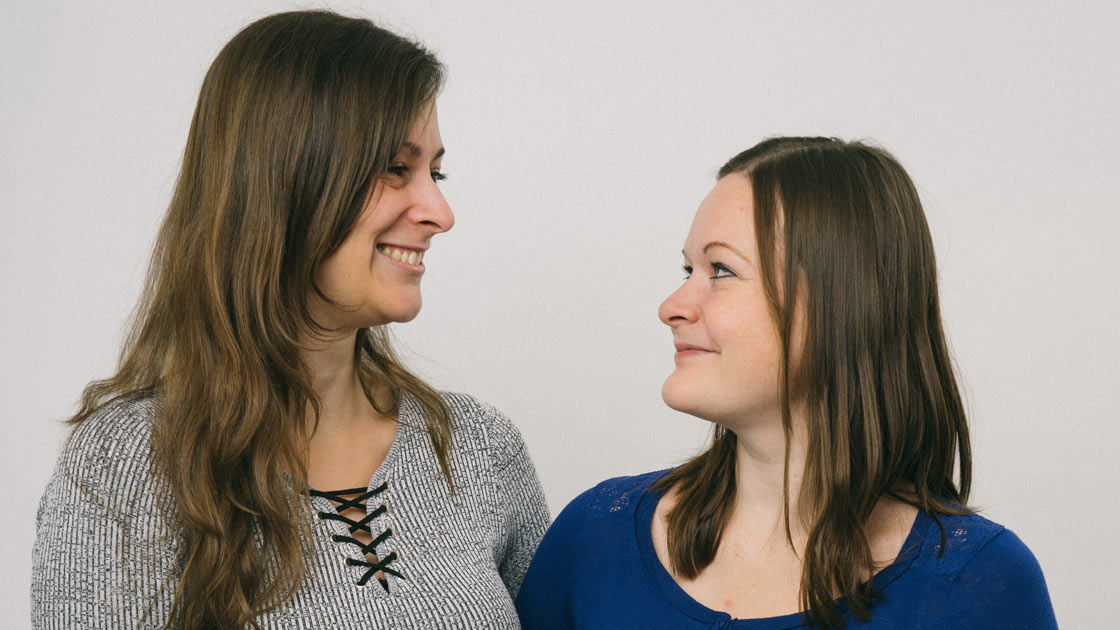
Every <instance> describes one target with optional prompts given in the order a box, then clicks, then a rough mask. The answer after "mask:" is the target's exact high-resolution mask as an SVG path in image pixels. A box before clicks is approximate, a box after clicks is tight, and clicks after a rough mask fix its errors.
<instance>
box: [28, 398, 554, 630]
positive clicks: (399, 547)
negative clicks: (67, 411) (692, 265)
mask: <svg viewBox="0 0 1120 630" xmlns="http://www.w3.org/2000/svg"><path fill="white" fill-rule="evenodd" d="M444 397H445V399H446V400H447V403H448V405H450V407H451V412H452V416H453V430H454V436H455V438H454V448H453V450H452V453H451V466H452V474H453V476H454V479H455V487H456V490H455V493H454V494H452V493H450V492H449V490H448V487H447V483H446V481H445V479H444V477H443V475H442V473H441V471H440V467H439V464H438V463H437V461H436V457H435V453H434V452H433V450H432V447H431V443H430V441H429V440H428V436H427V434H426V433H425V432H424V430H423V429H422V427H423V426H424V422H423V416H422V413H423V412H422V410H421V408H420V406H419V405H418V404H417V402H416V401H415V400H414V399H412V398H411V397H409V396H407V395H406V396H404V397H403V398H402V400H401V404H400V422H399V423H398V429H397V432H396V436H395V437H394V439H393V444H392V446H391V447H390V449H389V453H388V455H387V456H386V458H385V461H384V463H382V464H381V467H380V468H379V469H378V470H377V472H376V473H375V474H374V476H373V478H372V479H371V480H370V485H369V488H370V489H374V488H377V487H379V486H381V485H382V484H383V483H385V482H388V485H387V487H386V488H385V489H384V490H383V491H382V492H380V493H378V494H376V495H375V496H373V497H371V498H370V499H369V500H368V501H367V509H368V510H369V511H370V512H372V511H374V510H375V509H376V508H377V507H380V506H381V505H384V506H385V507H386V510H385V511H383V513H381V514H380V515H378V516H377V517H376V518H374V519H373V521H372V522H371V523H370V527H371V531H372V533H373V535H374V536H377V535H378V534H380V533H382V532H384V531H385V530H387V529H389V528H391V529H392V534H391V535H390V536H389V537H388V538H386V539H385V540H384V542H382V543H381V544H379V545H378V546H377V549H376V551H377V556H378V557H379V558H386V557H388V555H389V554H390V553H392V552H394V551H395V552H396V553H397V557H396V559H395V561H394V562H393V563H392V565H391V568H392V569H393V570H395V571H397V572H399V573H400V574H401V575H402V576H403V579H402V578H399V577H397V576H395V575H392V574H386V577H387V579H388V583H389V589H388V592H386V590H385V588H384V587H382V585H381V584H380V583H379V582H378V580H376V579H370V580H369V581H368V582H366V583H365V585H364V586H358V585H357V584H356V582H358V581H360V580H361V578H362V577H363V575H364V574H365V572H366V571H367V568H366V567H362V566H351V565H349V564H347V562H346V560H347V558H351V559H353V560H365V559H366V558H365V557H364V555H363V554H362V553H361V551H360V549H359V548H358V547H357V546H355V545H353V544H350V543H345V542H336V541H333V540H332V538H331V536H332V535H339V536H345V535H346V534H347V533H348V530H347V529H346V525H345V524H344V523H341V522H339V521H336V520H331V519H329V518H328V519H321V518H315V519H313V524H312V536H313V539H314V540H313V545H314V549H315V553H314V556H313V557H312V558H310V559H309V560H308V575H307V576H306V577H305V579H304V581H303V583H302V585H301V586H300V588H299V591H298V592H297V593H296V595H295V597H294V598H293V599H292V600H290V601H288V602H286V603H285V604H283V605H281V606H280V607H279V608H275V609H273V610H271V611H269V612H267V613H266V614H264V615H262V616H261V617H259V618H258V619H257V623H259V624H260V626H261V627H262V628H517V627H518V625H519V624H518V621H517V615H516V612H515V611H514V608H513V602H512V600H513V598H514V597H515V596H516V595H517V590H518V588H519V587H520V585H521V579H522V577H523V576H524V573H525V569H526V568H527V567H528V565H529V560H530V559H531V557H532V555H533V552H534V551H535V549H536V546H537V543H538V542H539V541H540V538H541V536H543V535H544V531H545V529H546V527H547V526H548V510H547V507H546V506H545V502H544V498H543V495H542V493H541V487H540V483H539V482H538V481H537V475H536V472H535V470H534V469H533V464H532V462H531V461H530V460H529V456H528V454H527V453H526V450H525V446H524V443H523V442H522V440H521V435H520V434H519V433H518V431H517V429H516V428H515V427H514V426H513V424H511V423H510V421H509V419H507V418H506V417H505V416H504V415H502V413H501V412H499V411H498V410H497V409H495V408H494V407H491V406H489V405H487V404H485V403H482V402H479V401H478V400H475V399H474V398H472V397H470V396H466V395H462V394H445V395H444ZM153 413H154V403H153V402H152V400H151V399H139V400H132V401H122V402H117V403H113V404H110V405H107V406H106V407H105V408H103V409H101V410H100V411H99V412H98V413H97V414H96V415H95V416H93V417H91V418H89V419H88V420H86V421H85V422H83V423H82V424H81V425H79V426H78V427H77V429H76V430H75V431H74V434H73V436H72V437H71V439H70V441H69V443H68V444H67V446H66V448H65V450H64V451H63V453H62V455H61V457H60V458H59V461H58V464H57V466H56V467H55V471H54V475H53V477H52V478H51V480H50V483H49V484H48V485H47V489H46V491H45V492H44V494H43V500H42V502H41V504H40V506H39V514H38V533H37V537H36V540H35V548H34V551H33V554H32V555H33V562H34V566H33V569H32V584H31V607H32V610H31V618H32V625H33V626H34V627H35V628H105V629H108V628H113V629H118V628H135V627H142V628H156V627H163V626H165V625H166V623H167V616H168V613H169V611H170V609H171V602H172V600H173V598H174V595H175V588H176V584H177V580H178V571H179V567H180V566H181V565H180V562H181V560H180V558H178V551H179V550H180V548H181V546H182V541H181V538H180V535H179V533H178V532H177V530H176V527H175V525H174V523H173V520H174V519H173V517H168V516H167V514H173V513H174V506H173V505H169V504H168V501H169V499H168V497H167V496H166V493H160V492H158V491H157V490H158V484H157V483H156V479H154V478H153V473H152V472H151V470H152V469H151V463H152V459H151V439H150V437H151V422H152V417H153ZM332 490H333V489H332ZM311 502H312V511H313V512H315V513H318V512H323V513H327V514H330V513H337V512H336V511H335V508H334V507H333V505H332V504H331V502H330V501H328V500H327V499H325V498H322V497H312V499H311Z"/></svg>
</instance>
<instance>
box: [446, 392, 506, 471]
mask: <svg viewBox="0 0 1120 630" xmlns="http://www.w3.org/2000/svg"><path fill="white" fill-rule="evenodd" d="M440 395H442V396H443V400H444V402H446V403H447V407H448V409H450V410H451V426H452V430H453V431H454V434H455V442H456V447H459V446H462V447H463V448H465V449H468V450H479V449H482V450H489V451H493V452H494V454H495V457H496V458H498V459H503V460H505V459H509V458H511V457H514V456H516V455H518V454H519V453H520V452H521V451H523V450H524V449H525V443H524V441H523V439H522V437H521V431H519V430H518V429H517V426H516V425H514V424H513V421H512V420H510V419H509V417H508V416H506V415H505V414H504V413H502V412H501V410H499V409H498V408H497V407H495V406H494V405H491V404H490V403H488V402H486V401H483V400H479V399H478V398H475V397H474V396H471V395H470V394H461V393H457V392H440Z"/></svg>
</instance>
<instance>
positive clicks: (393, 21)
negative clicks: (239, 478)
mask: <svg viewBox="0 0 1120 630" xmlns="http://www.w3.org/2000/svg"><path fill="white" fill-rule="evenodd" d="M513 4H515V3H476V2H471V3H453V2H419V1H416V0H413V1H410V2H377V3H373V2H370V3H357V2H350V3H326V5H325V6H330V7H334V8H336V9H338V10H341V11H343V12H347V13H351V14H363V15H367V16H370V17H373V18H374V19H375V20H378V21H379V22H381V23H382V24H384V25H386V26H389V27H390V28H394V29H396V30H398V31H399V32H402V33H404V34H408V35H411V36H414V37H416V38H418V39H420V40H422V41H423V42H424V43H426V44H427V45H428V46H429V47H431V48H433V49H434V50H436V51H437V52H438V54H439V55H440V56H441V58H442V59H443V60H444V61H445V63H446V64H447V66H448V67H449V71H450V78H449V81H448V83H447V87H446V90H445V92H444V93H443V95H442V97H441V99H440V101H439V108H440V124H441V128H442V132H443V139H444V141H445V143H446V146H447V149H448V153H447V157H446V158H445V160H444V169H445V171H446V172H447V173H449V174H450V179H449V180H448V181H447V182H446V184H445V189H444V190H445V192H446V195H447V197H448V199H449V201H450V202H451V204H452V207H453V208H454V210H455V212H456V216H457V224H456V226H455V229H454V230H452V231H451V232H450V233H448V234H446V235H442V236H439V237H437V238H436V239H435V240H434V242H433V248H432V250H431V251H430V252H429V254H428V256H427V257H426V258H425V264H426V265H427V266H428V272H427V274H426V276H425V279H424V292H425V306H424V309H423V311H422V312H421V314H420V316H419V317H418V318H417V319H416V320H415V321H414V322H411V323H408V324H404V325H397V326H394V327H393V328H394V330H395V331H396V336H397V338H398V340H399V341H400V345H401V346H402V348H404V349H405V352H404V354H405V356H406V357H407V358H408V360H409V362H410V364H411V365H412V366H413V367H414V368H416V369H417V370H418V371H419V372H420V373H421V374H423V375H425V376H426V377H428V378H430V379H431V380H432V381H433V382H434V383H435V384H436V385H437V386H439V387H441V388H444V389H451V390H458V391H466V392H470V393H473V394H475V395H477V396H479V397H481V398H483V399H486V400H488V401H490V402H492V403H494V404H496V405H497V406H499V407H500V408H501V409H503V410H504V411H505V412H506V413H507V414H508V415H510V416H511V417H512V418H513V419H514V421H515V422H516V423H517V424H518V426H519V427H520V428H521V430H522V432H523V434H524V436H525V439H526V441H527V443H528V445H529V448H530V451H531V452H532V454H533V456H534V459H535V461H536V464H537V470H538V472H539V474H540V478H541V481H542V482H543V485H544V488H545V492H546V494H547V495H548V498H549V502H550V505H551V507H552V509H553V512H554V513H555V512H556V511H558V510H559V509H560V508H561V507H562V506H563V505H564V504H565V503H566V502H567V501H568V500H569V499H571V498H572V497H573V496H575V495H576V494H577V493H579V492H580V491H582V490H583V489H585V488H587V487H589V486H591V485H593V484H595V483H597V482H598V481H600V480H602V479H604V478H607V477H611V476H616V475H623V474H633V473H638V472H644V471H648V470H653V469H658V468H663V467H667V466H670V465H673V464H675V463H677V462H679V461H680V460H681V459H682V458H684V457H685V456H687V455H689V454H691V453H693V452H694V451H695V450H696V449H697V448H698V447H699V446H700V445H701V444H702V443H703V440H704V439H705V437H706V435H707V425H706V423H705V422H703V421H700V420H697V419H695V418H691V417H688V416H684V415H681V414H679V413H676V412H673V411H671V410H670V409H668V408H667V407H665V406H664V404H663V403H662V402H661V399H660V395H659V389H660V385H661V382H662V380H663V379H664V378H665V376H666V375H667V374H668V373H669V372H670V370H671V369H672V365H673V363H672V346H671V341H670V335H669V332H668V330H667V329H666V328H665V326H663V325H662V324H661V323H660V322H659V321H658V320H657V315H656V310H657V306H658V304H659V303H660V301H661V300H662V299H663V298H664V297H665V296H667V295H668V294H669V293H670V292H671V291H672V290H673V289H674V287H676V286H677V284H678V283H679V282H680V272H679V265H680V262H681V260H680V248H681V246H682V244H683V241H684V236H685V233H686V231H687V229H688V225H689V223H690V221H691V217H692V213H693V212H694V210H695V208H696V206H697V205H698V203H699V202H700V200H701V199H702V198H703V196H704V195H705V194H706V192H707V191H708V190H709V189H710V187H711V186H712V185H713V183H714V175H715V171H716V170H717V169H718V167H719V166H720V165H721V164H722V163H723V162H724V161H725V160H726V159H727V158H729V157H730V156H731V155H733V154H735V153H736V152H738V151H740V150H742V149H744V148H746V147H748V146H750V145H752V144H754V143H756V142H757V141H758V140H760V139H762V138H763V137H766V136H768V135H774V134H813V135H818V134H819V135H836V136H840V137H843V138H863V139H870V140H874V141H876V142H878V143H880V144H881V145H883V146H885V147H886V148H887V149H888V150H890V151H892V152H893V153H894V154H895V155H896V156H897V157H898V158H899V159H900V160H901V161H902V163H903V164H904V165H905V166H906V167H907V169H908V170H909V172H910V174H911V175H912V177H913V178H914V180H915V181H916V182H917V185H918V188H919V190H920V192H921V194H922V196H923V200H924V203H925V207H926V212H927V214H928V218H929V223H930V226H931V229H932V232H933V237H934V240H935V244H936V247H937V252H938V256H939V259H938V260H939V266H940V270H941V290H942V293H941V295H942V309H943V313H944V317H945V322H946V328H947V333H948V335H949V338H950V342H951V346H952V350H953V353H954V357H955V360H956V361H957V364H958V366H959V376H960V378H961V382H962V384H963V389H964V393H965V396H966V398H967V403H968V408H969V410H970V411H971V421H972V429H973V439H974V442H973V444H974V447H975V462H976V466H975V479H976V482H975V493H974V501H975V503H976V505H978V506H980V507H981V508H983V513H984V514H985V515H987V516H988V517H989V518H992V519H994V520H997V521H999V522H1002V523H1004V524H1007V525H1008V526H1009V527H1011V528H1012V529H1013V530H1014V531H1015V532H1016V533H1017V534H1018V535H1019V536H1020V537H1021V538H1022V539H1023V540H1024V541H1025V542H1026V543H1027V544H1028V545H1029V546H1030V547H1031V549H1032V550H1033V551H1034V553H1035V554H1036V556H1037V557H1038V559H1039V561H1040V562H1041V564H1042V567H1043V570H1044V572H1045V574H1046V577H1047V581H1048V583H1049V586H1050V591H1051V595H1052V597H1053V601H1054V605H1055V608H1056V610H1057V614H1058V619H1059V621H1060V622H1061V624H1062V625H1063V626H1064V627H1068V628H1094V627H1103V626H1106V625H1112V624H1113V623H1114V621H1113V620H1112V618H1111V616H1107V615H1110V614H1111V613H1112V610H1113V606H1112V604H1113V602H1112V600H1113V599H1114V598H1115V595H1116V588H1115V582H1114V580H1115V579H1116V578H1117V577H1118V574H1120V571H1118V568H1120V551H1118V549H1117V547H1116V546H1115V545H1113V544H1111V543H1110V542H1108V541H1110V540H1111V539H1112V537H1113V530H1114V527H1115V523H1116V522H1117V518H1118V517H1120V508H1118V505H1117V499H1116V497H1117V496H1118V495H1120V465H1118V464H1117V463H1116V459H1115V455H1116V451H1117V449H1118V448H1120V426H1118V425H1120V423H1118V422H1117V420H1118V419H1120V418H1118V416H1120V414H1118V412H1117V409H1118V408H1120V378H1118V370H1117V367H1118V361H1117V356H1118V353H1120V332H1118V326H1117V325H1116V324H1115V322H1114V319H1115V317H1116V313H1117V311H1118V310H1120V298H1118V296H1117V288H1118V281H1117V277H1118V276H1120V264H1118V262H1117V245H1116V243H1117V242H1118V241H1120V214H1118V210H1120V177H1118V176H1117V173H1120V129H1118V118H1120V63H1118V61H1117V60H1118V59H1120V45H1118V43H1117V42H1120V26H1118V24H1120V22H1118V20H1117V19H1116V13H1115V5H1114V4H1113V3H1108V2H1081V3H1077V5H1076V6H1073V5H1072V4H1071V5H1069V6H1062V5H1059V4H1057V3H1045V4H1044V3H1037V6H1033V7H1031V6H1029V3H972V2H943V3H934V4H933V5H930V6H911V7H907V8H902V7H899V6H898V3H890V2H854V3H832V4H826V3H814V2H768V3H748V2H736V3H711V4H705V5H704V7H703V8H697V7H695V6H686V4H687V5H692V4H695V3H683V2H681V3H658V2H649V1H646V2H633V3H610V4H609V6H606V5H607V3H589V2H588V3H585V2H569V3H563V4H558V3H555V4H554V3H541V4H539V5H536V4H532V3H516V7H511V6H509V5H513ZM913 4H914V5H917V4H918V3H913ZM925 4H929V3H925ZM981 4H982V6H979V5H981ZM600 5H604V6H600ZM317 6H318V5H317ZM302 7H303V5H299V4H296V3H291V4H281V3H268V2H259V1H256V2H229V1H225V0H223V1H217V0H206V1H204V2H189V3H183V2H180V3H158V4H157V3H137V2H120V1H115V2H97V3H91V2H78V1H73V2H49V1H44V2H35V3H30V2H21V3H15V2H12V3H5V4H4V8H3V9H0V60H2V61H0V85H2V88H0V112H2V114H3V116H2V117H0V134H2V135H0V217H2V223H0V265H2V266H0V324H2V325H0V348H2V353H3V361H0V388H2V390H0V394H2V401H3V402H2V404H0V414H2V416H0V426H2V430H3V445H2V447H0V448H2V451H0V470H2V472H3V477H4V479H5V483H4V484H3V485H2V488H0V493H2V494H0V505H2V506H3V510H4V514H3V522H4V523H5V527H4V535H3V537H0V554H2V558H3V560H4V569H5V570H4V571H3V576H2V577H0V609H2V610H4V611H5V612H4V620H3V621H2V622H0V625H3V626H4V627H5V628H8V627H12V628H18V627H23V626H25V625H27V624H28V623H29V622H28V621H27V619H28V608H29V597H28V584H29V581H30V575H29V573H30V568H31V559H30V550H31V545H32V541H33V539H34V520H35V513H36V508H37V505H38V500H39V496H40V494H41V493H42V490H43V487H44V485H45V484H46V481H47V478H48V476H49V474H50V471H51V469H52V466H53V464H54V460H55V457H56V455H57V453H58V449H59V447H60V444H61V441H62V439H63V437H64V435H65V431H64V429H63V428H62V426H61V425H60V424H59V421H60V420H61V419H63V418H65V417H67V416H68V415H69V414H71V413H72V412H73V410H74V406H75V402H76V400H77V398H78V396H79V394H80V392H81V390H82V388H83V386H84V385H85V384H86V383H87V382H88V381H89V380H91V379H92V378H95V377H103V376H106V375H108V374H110V373H111V372H112V370H113V367H114V365H115V362H116V355H117V351H118V348H119V344H120V341H121V333H122V331H123V328H124V324H125V322H126V320H127V318H128V315H129V312H130V310H131V309H132V307H133V305H134V302H135V300H136V297H137V295H138V292H139V289H140V284H141V282H142V280H143V276H144V270H145V266H146V262H147V257H148V255H149V251H150V247H151V244H152V240H153V237H154V234H155V231H156V228H157V226H158V224H159V221H160V218H161V216H162V214H163V211H164V209H165V208H166V204H167V202H168V200H169V195H170V191H171V189H172V186H173V184H174V180H175V177H176V172H177V167H178V163H179V159H180V156H181V152H182V150H183V146H184V142H185V139H186V133H187V128H188V124H189V121H190V116H191V112H192V110H193V107H194V102H195V99H196V97H197V91H198V87H199V84H200V82H201V79H202V76H203V73H204V72H205V70H206V68H207V67H208V65H209V63H210V61H211V60H212V59H213V57H214V55H215V54H216V53H217V51H218V49H219V48H220V47H221V46H222V45H223V44H224V43H225V42H226V41H227V40H228V39H229V38H230V37H231V36H232V35H233V34H234V33H236V32H237V31H238V30H239V29H240V28H241V27H242V26H244V25H245V24H247V23H248V22H250V21H252V20H253V19H255V18H258V17H261V16H263V15H265V14H268V13H271V12H274V11H277V10H282V9H290V8H302Z"/></svg>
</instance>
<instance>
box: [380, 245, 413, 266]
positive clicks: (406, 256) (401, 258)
mask: <svg viewBox="0 0 1120 630" xmlns="http://www.w3.org/2000/svg"><path fill="white" fill-rule="evenodd" d="M377 251H379V252H381V253H382V254H385V255H386V256H388V257H389V258H392V259H393V260H395V261H397V262H402V263H404V264H406V265H412V266H413V267H417V266H419V265H420V263H421V262H423V260H424V252H418V251H415V250H411V249H401V248H399V247H392V246H390V245H378V246H377Z"/></svg>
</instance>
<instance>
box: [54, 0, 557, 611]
mask: <svg viewBox="0 0 1120 630" xmlns="http://www.w3.org/2000/svg"><path fill="white" fill-rule="evenodd" d="M442 80H443V68H442V66H441V65H440V63H439V62H438V61H437V60H436V59H435V57H434V56H432V55H431V54H430V53H429V52H427V51H425V50H424V49H423V48H421V47H420V46H418V45H417V44H415V43H413V42H411V41H408V40H406V39H404V38H402V37H399V36H397V35H395V34H393V33H391V32H389V31H386V30H384V29H381V28H379V27H377V26H375V25H374V24H372V23H371V22H369V21H367V20H361V19H353V18H348V17H343V16H340V15H337V14H334V13H329V12H320V11H309V12H292V13H284V14H278V15H274V16H270V17H267V18H264V19H261V20H259V21H257V22H254V23H253V24H251V25H249V26H248V27H246V28H245V29H244V30H242V31H241V32H240V33H239V34H237V35H236V36H235V37H234V38H233V39H232V40H231V41H230V42H229V43H228V44H227V45H226V46H225V47H224V48H223V50H222V51H221V53H220V54H219V55H218V56H217V58H216V59H215V61H214V63H213V65H212V66H211V67H210V70H209V72H208V73H207V75H206V78H205V80H204V81H203V85H202V89H201V94H200V96H199V100H198V106H197V108H196V110H195V114H194V118H193V121H192V123H191V129H190V134H189V137H188V140H187V147H186V151H185V154H184V157H183V163H182V170H181V172H180V175H179V179H178V183H177V186H176V188H175V192H174V196H173V199H172V201H171V204H170V208H169V210H168V212H167V215H166V218H165V220H164V222H163V225H162V228H161V230H160V233H159V237H158V239H157V243H156V246H155V251H154V254H153V258H152V263H151V268H150V271H149V275H148V282H147V286H146V289H145V292H144V294H143V297H142V298H141V301H140V305H139V310H138V314H137V317H136V320H135V323H134V326H133V328H132V332H131V335H130V336H129V338H128V340H127V342H126V345H125V347H124V349H123V351H122V355H121V363H120V366H119V369H118V371H117V373H116V374H115V375H113V376H112V377H110V378H108V379H105V380H101V381H95V382H93V383H91V384H90V385H89V386H88V388H87V389H86V391H85V393H84V395H83V399H82V404H81V408H80V410H79V411H78V413H77V414H76V415H75V416H74V418H73V419H72V423H73V424H74V431H73V433H72V435H71V437H70V439H69V441H68V443H67V445H66V447H65V450H64V452H63V454H62V456H61V457H60V459H59V462H58V465H57V467H56V469H55V473H54V476H53V477H52V479H51V481H50V483H49V485H48V487H47V489H46V492H45V494H44V496H43V501H42V504H41V506H40V510H39V515H38V536H37V540H36V544H35V549H34V552H33V555H34V575H33V584H32V602H33V612H32V616H33V623H34V626H35V627H38V628H61V627H79V626H80V627H88V628H126V627H128V628H131V627H185V628H242V627H246V626H253V627H269V628H290V627H300V628H320V627H321V628H327V627H330V628H340V627H393V628H445V627H457V628H476V627H483V626H485V627H508V628H513V627H516V626H517V618H516V614H515V612H514V609H513V597H515V596H516V594H517V590H518V587H519V585H520V583H521V580H522V576H523V574H524V571H525V569H526V567H527V566H528V563H529V559H530V558H531V556H532V553H533V550H534V548H535V547H536V544H537V542H538V540H539V539H540V536H541V535H542V534H543V531H544V529H545V527H546V525H547V520H548V513H547V509H546V507H545V504H544V501H543V498H542V494H541V490H540V485H539V483H538V481H537V478H536V474H535V472H534V470H533V466H532V463H531V462H530V460H529V459H528V456H527V454H526V451H525V448H524V445H523V443H522V441H521V438H520V435H519V433H518V432H517V430H516V429H515V428H514V427H513V425H512V424H511V423H510V422H509V420H508V419H506V418H505V417H504V416H503V415H502V414H501V413H500V412H498V411H497V410H495V409H494V408H493V407H490V406H488V405H486V404H484V403H481V402H479V401H477V400H475V399H474V398H471V397H470V396H466V395H461V394H447V393H440V392H438V391H436V390H434V389H433V388H432V387H431V386H429V385H427V384H425V383H424V382H423V381H422V380H421V379H419V378H417V377H416V376H414V375H413V374H411V373H410V372H409V371H408V370H407V369H405V367H404V366H403V365H402V364H401V362H400V361H399V360H398V359H397V357H396V355H395V354H394V352H393V349H392V347H391V345H390V344H389V340H388V336H387V332H386V329H385V325H386V324H389V323H391V322H404V321H408V320H410V319H412V318H413V317H415V316H416V314H417V312H418V310H419V309H420V302H421V298H420V279H421V277H422V275H423V274H424V272H425V265H424V258H425V252H426V250H427V249H428V247H429V245H430V244H431V241H432V237H433V236H435V235H436V234H440V233H442V232H445V231H447V230H449V229H450V228H451V227H452V225H453V223H454V217H453V215H452V213H451V209H450V207H448V205H447V202H446V201H445V200H444V198H443V195H442V193H441V192H440V190H439V187H438V181H439V180H440V179H442V178H443V175H442V173H441V172H440V167H441V163H442V159H443V153H444V148H443V144H442V140H441V138H440V133H439V126H438V122H437V116H436V103H435V100H436V96H437V93H438V91H439V89H440V86H441V84H442Z"/></svg>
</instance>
